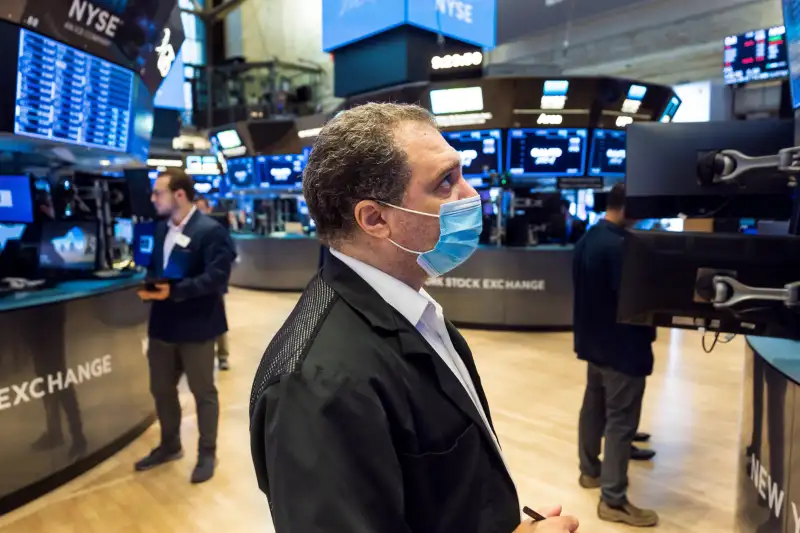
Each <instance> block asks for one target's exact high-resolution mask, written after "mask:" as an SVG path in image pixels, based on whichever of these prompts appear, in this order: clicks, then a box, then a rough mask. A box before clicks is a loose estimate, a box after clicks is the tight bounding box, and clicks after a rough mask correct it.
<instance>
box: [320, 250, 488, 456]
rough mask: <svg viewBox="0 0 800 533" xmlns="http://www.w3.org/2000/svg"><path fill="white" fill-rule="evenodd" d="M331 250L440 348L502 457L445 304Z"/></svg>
mask: <svg viewBox="0 0 800 533" xmlns="http://www.w3.org/2000/svg"><path fill="white" fill-rule="evenodd" d="M330 251H331V254H333V256H334V257H336V258H337V259H339V260H340V261H341V262H342V263H344V264H345V265H347V266H348V267H350V268H351V269H352V270H353V271H354V272H355V273H356V274H358V275H359V276H360V277H361V278H363V280H364V281H366V282H367V284H368V285H369V286H370V287H372V288H373V289H374V290H375V292H377V293H378V294H379V295H380V296H381V298H383V299H384V300H385V301H386V303H388V304H389V305H391V306H392V307H394V308H395V309H396V310H397V312H398V313H400V314H401V315H403V316H404V317H405V318H406V320H408V321H409V322H410V323H412V324H414V326H415V327H416V328H417V331H419V333H420V334H421V335H422V336H423V337H424V338H425V340H426V341H427V342H428V344H430V346H431V348H433V349H434V351H436V353H437V354H438V355H439V357H440V358H441V359H442V361H444V363H445V364H446V365H447V367H448V368H449V369H450V370H451V371H452V372H453V374H454V375H455V376H456V378H457V379H458V381H459V382H461V385H462V386H463V387H464V390H465V391H466V392H467V395H468V396H469V397H470V399H471V400H472V403H474V404H475V408H476V409H477V410H478V413H480V415H481V419H482V420H483V423H484V424H486V427H487V429H488V430H489V434H490V435H491V436H492V439H493V440H494V444H495V446H496V447H497V451H498V452H499V453H500V456H501V457H502V455H503V454H502V451H501V449H500V443H499V442H498V441H497V436H496V435H495V434H494V431H492V427H491V425H490V424H489V419H488V418H487V416H486V412H485V411H484V409H483V405H481V401H480V398H479V397H478V391H477V390H476V389H475V384H474V383H473V382H472V377H470V375H469V371H468V370H467V367H466V365H465V364H464V361H462V359H461V356H460V355H458V352H457V351H456V348H455V346H453V342H452V341H451V340H450V334H449V333H448V331H447V325H446V324H445V320H444V313H443V312H442V307H441V306H440V305H439V304H438V303H437V302H436V300H434V299H433V298H432V297H431V295H430V294H428V293H427V292H426V291H425V289H421V290H420V291H419V292H417V291H415V290H414V289H412V288H411V287H409V286H408V285H406V284H405V283H403V282H402V281H400V280H398V279H397V278H393V277H392V276H390V275H389V274H387V273H385V272H383V271H381V270H378V269H377V268H375V267H373V266H370V265H368V264H366V263H364V262H362V261H359V260H358V259H353V258H352V257H350V256H347V255H344V254H343V253H341V252H338V251H336V250H334V249H333V248H331V249H330Z"/></svg>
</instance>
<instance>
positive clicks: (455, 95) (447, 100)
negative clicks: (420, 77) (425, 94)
mask: <svg viewBox="0 0 800 533" xmlns="http://www.w3.org/2000/svg"><path fill="white" fill-rule="evenodd" d="M472 111H483V89H481V88H480V87H457V88H455V89H436V90H434V91H431V112H432V113H433V114H434V115H445V114H450V113H469V112H472Z"/></svg>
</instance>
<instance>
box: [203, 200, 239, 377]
mask: <svg viewBox="0 0 800 533" xmlns="http://www.w3.org/2000/svg"><path fill="white" fill-rule="evenodd" d="M194 205H195V207H197V210H198V211H200V212H201V213H203V214H204V215H208V216H211V214H212V209H211V204H210V203H209V202H208V198H206V197H205V196H198V197H197V198H196V199H195V201H194ZM212 218H213V219H214V220H216V221H217V222H220V223H222V225H223V226H224V225H225V223H224V222H227V220H228V218H227V213H226V214H225V217H224V218H220V217H212ZM223 221H224V222H223ZM226 229H227V228H226ZM224 303H225V302H224V301H223V305H224ZM223 311H224V310H223ZM226 320H227V313H226ZM216 348H217V365H218V366H219V369H220V370H224V371H228V370H230V369H231V365H230V363H229V361H228V358H229V357H230V349H229V348H228V333H227V332H226V333H223V334H222V335H220V336H219V337H217V342H216Z"/></svg>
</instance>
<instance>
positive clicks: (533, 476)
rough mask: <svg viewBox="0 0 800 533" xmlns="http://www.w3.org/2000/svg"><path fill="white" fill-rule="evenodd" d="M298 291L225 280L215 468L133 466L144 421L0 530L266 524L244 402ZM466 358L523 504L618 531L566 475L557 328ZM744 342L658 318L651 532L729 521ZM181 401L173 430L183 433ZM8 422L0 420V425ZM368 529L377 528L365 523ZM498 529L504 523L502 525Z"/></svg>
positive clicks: (572, 411) (648, 471) (478, 339)
mask: <svg viewBox="0 0 800 533" xmlns="http://www.w3.org/2000/svg"><path fill="white" fill-rule="evenodd" d="M296 298H297V296H296V295H292V294H268V293H259V292H249V291H238V290H237V291H234V292H233V293H232V294H231V295H230V297H229V299H228V306H227V308H228V313H229V320H230V323H231V326H232V330H231V346H232V356H231V362H232V365H233V369H232V371H231V372H228V373H224V374H221V375H219V377H218V381H219V388H220V401H221V404H222V415H221V425H220V431H219V440H220V442H219V458H220V463H219V468H218V473H217V476H216V477H215V478H214V479H213V480H212V481H211V482H209V483H206V484H204V485H201V486H192V485H190V484H189V474H190V472H191V469H192V467H193V465H194V457H192V456H191V455H189V454H187V457H186V458H185V459H184V460H183V461H179V462H177V463H173V464H171V465H169V466H166V467H164V468H161V469H156V470H154V471H150V472H147V473H144V474H138V475H134V473H133V468H132V465H133V462H134V461H135V460H136V459H137V458H139V457H140V456H142V455H145V454H146V453H147V452H148V451H149V450H150V448H151V447H152V446H154V445H155V444H156V443H157V440H158V431H157V428H156V427H153V428H151V429H150V430H149V431H147V432H146V433H145V434H144V435H143V436H142V437H141V438H139V439H138V440H137V441H136V442H134V443H133V444H132V445H131V446H129V447H128V448H126V449H125V450H123V451H122V452H121V453H119V454H117V455H116V456H115V457H113V458H112V459H110V460H109V461H106V462H105V463H103V464H102V465H100V466H99V467H97V468H95V469H94V470H92V471H90V472H89V473H87V474H85V475H84V476H82V477H80V478H78V479H76V480H75V481H73V482H71V483H69V484H68V485H65V486H63V487H61V488H60V489H58V490H56V491H55V492H52V493H50V494H48V495H47V496H45V497H43V498H40V499H39V500H37V501H35V502H33V503H31V504H29V505H28V506H26V507H23V508H21V509H18V510H17V511H15V512H13V513H9V514H8V515H6V516H4V517H0V532H2V533H44V532H46V533H206V532H208V533H212V532H213V533H217V532H231V533H233V532H236V533H267V532H271V531H273V529H272V526H271V524H270V519H269V514H268V510H267V503H266V500H265V498H264V497H263V496H262V495H261V493H260V492H259V491H258V488H257V486H256V483H255V478H254V475H253V473H252V466H251V463H250V452H249V444H248V439H249V435H248V417H247V410H248V401H249V394H250V385H251V380H252V377H253V374H254V372H255V368H256V365H257V363H258V361H259V359H260V357H261V353H262V351H263V349H264V347H265V346H266V344H267V343H268V341H269V340H270V338H271V336H272V334H273V333H274V332H275V331H276V329H277V328H278V327H279V326H280V325H281V323H282V322H283V320H284V319H285V317H286V316H287V314H288V313H289V311H290V310H291V309H292V307H293V305H294V302H295V300H296ZM464 333H465V335H466V337H467V339H468V341H469V342H470V345H471V346H472V349H473V351H474V352H475V356H476V359H477V363H478V367H479V369H480V371H481V375H482V378H483V382H484V385H485V387H486V390H487V395H488V397H489V401H490V403H491V406H492V411H493V415H494V418H495V422H496V426H497V430H498V433H499V435H500V439H501V441H502V443H503V445H504V448H505V451H506V459H507V462H508V463H509V465H510V468H511V469H512V473H513V475H514V478H515V480H516V482H517V485H518V488H519V491H520V497H521V500H522V503H523V504H526V505H530V506H537V505H542V504H549V503H562V504H563V505H564V508H565V511H566V512H569V513H572V514H575V515H577V516H578V517H579V518H580V519H581V522H582V527H581V531H585V532H592V533H609V532H614V531H624V530H626V528H624V527H623V526H616V525H610V524H606V523H603V522H600V521H599V520H597V518H596V514H595V513H596V505H597V499H598V493H597V491H584V490H582V489H581V488H579V487H578V484H577V478H578V467H577V452H576V440H577V420H578V411H579V407H580V403H581V399H582V395H583V386H584V380H585V366H584V364H582V363H580V362H578V361H577V360H576V359H575V357H574V356H573V354H572V349H571V347H572V337H571V335H570V334H568V333H558V334H543V333H506V332H482V331H465V332H464ZM743 352H744V348H743V341H742V340H741V339H736V340H734V341H733V342H732V343H730V344H728V345H721V346H718V347H717V349H716V350H715V351H714V352H713V353H712V354H705V353H703V351H702V350H701V348H700V337H699V335H698V334H696V333H686V332H677V331H675V332H671V333H670V332H669V331H666V330H664V331H661V332H660V334H659V339H658V342H657V347H656V371H655V373H654V375H653V376H652V378H650V380H649V381H648V385H647V393H646V396H645V408H644V415H643V420H642V429H643V430H645V431H649V432H651V433H652V434H653V436H654V438H653V443H652V446H653V448H654V449H656V450H657V451H658V455H657V457H656V459H655V461H654V462H652V463H651V464H633V465H632V467H631V472H630V478H631V491H630V498H631V500H632V501H633V502H634V503H636V504H638V505H641V506H651V507H653V508H655V509H657V510H658V511H659V513H660V515H661V525H660V526H659V528H658V529H659V531H661V532H664V533H693V532H697V533H700V532H702V533H707V532H708V531H731V530H732V528H733V503H734V497H735V488H734V486H735V485H734V481H735V479H734V475H735V466H736V447H737V443H738V425H739V411H740V383H741V373H742V361H743ZM184 399H185V400H186V401H185V402H184V403H185V405H186V409H185V418H184V423H183V440H184V443H185V444H186V445H187V451H189V450H191V448H192V445H191V444H190V443H193V442H195V441H196V435H197V427H196V421H195V418H194V416H193V413H192V411H193V408H192V407H191V404H190V402H189V398H188V397H186V396H185V397H184ZM6 429H7V428H6ZM376 533H378V532H376ZM509 533H510V532H509Z"/></svg>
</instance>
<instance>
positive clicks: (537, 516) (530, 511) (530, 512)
mask: <svg viewBox="0 0 800 533" xmlns="http://www.w3.org/2000/svg"><path fill="white" fill-rule="evenodd" d="M522 512H523V513H525V514H526V515H527V516H528V517H529V518H531V519H533V521H534V522H541V521H542V520H546V518H545V517H543V516H542V515H540V514H539V513H537V512H536V511H534V510H533V509H531V508H530V507H528V506H525V507H523V508H522Z"/></svg>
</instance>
